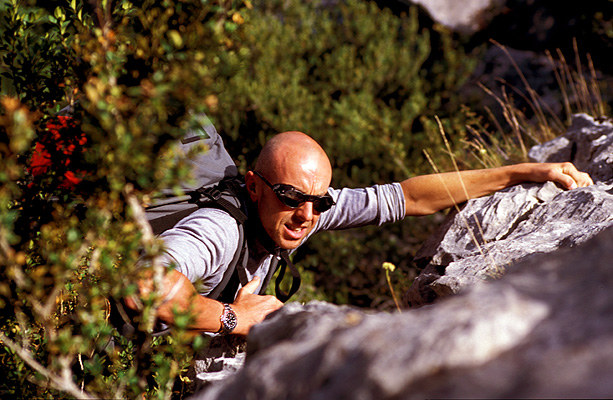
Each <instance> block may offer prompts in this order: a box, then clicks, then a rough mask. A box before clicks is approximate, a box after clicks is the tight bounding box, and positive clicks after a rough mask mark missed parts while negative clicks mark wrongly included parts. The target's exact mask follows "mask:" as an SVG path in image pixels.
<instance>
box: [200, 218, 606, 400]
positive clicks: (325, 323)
mask: <svg viewBox="0 0 613 400" xmlns="http://www.w3.org/2000/svg"><path fill="white" fill-rule="evenodd" d="M612 257H613V229H608V230H606V231H604V232H602V233H601V234H600V235H598V236H596V237H595V238H593V239H592V240H590V241H588V242H586V243H584V244H583V245H581V246H578V247H576V248H574V249H565V250H563V251H559V252H557V253H556V255H554V256H552V255H538V256H534V257H532V258H530V259H529V260H526V261H524V262H523V263H521V264H520V265H516V267H515V268H514V269H513V271H511V272H509V274H507V275H505V277H504V279H502V280H498V281H493V282H488V283H484V282H482V283H479V284H477V285H474V286H472V287H471V288H470V289H469V290H467V291H465V292H464V293H462V294H460V295H457V296H454V297H451V298H448V299H446V300H445V301H441V302H439V303H437V304H436V305H431V306H428V307H423V308H420V309H417V310H408V311H405V312H402V313H395V314H386V313H367V312H363V311H360V310H356V309H352V308H349V307H337V306H333V305H330V304H326V303H319V302H312V303H309V304H307V305H305V306H302V305H298V304H289V305H287V306H285V307H284V308H283V309H281V310H280V311H278V312H276V313H275V314H273V315H272V316H271V317H270V318H269V319H267V320H266V321H265V322H264V323H262V324H260V325H258V326H256V327H255V328H254V329H253V331H252V333H251V334H250V335H249V338H248V356H247V362H246V364H245V367H244V368H243V369H242V370H241V371H239V372H238V373H237V374H236V375H233V376H232V377H230V378H229V379H227V380H225V381H221V382H218V383H215V384H213V385H212V386H210V387H209V388H208V389H207V390H206V391H204V392H201V393H199V394H198V395H197V396H195V397H194V398H195V399H200V400H213V399H224V400H231V399H270V400H274V399H399V398H402V399H412V398H416V399H417V398H419V399H421V398H433V397H441V398H443V397H446V398H452V397H453V398H458V397H461V398H474V397H488V398H508V397H569V396H570V397H597V396H600V397H602V396H605V397H607V396H610V394H611V393H613V381H612V380H611V379H610V376H611V374H612V373H613V334H612V333H613V319H611V318H610V314H611V310H613V296H611V294H610V287H611V285H613V268H611V262H610V260H611V258H612Z"/></svg>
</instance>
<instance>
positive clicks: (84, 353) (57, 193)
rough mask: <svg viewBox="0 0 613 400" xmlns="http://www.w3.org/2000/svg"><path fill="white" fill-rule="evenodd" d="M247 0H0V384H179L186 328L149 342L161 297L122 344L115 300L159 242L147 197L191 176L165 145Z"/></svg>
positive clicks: (26, 393) (26, 390) (47, 390)
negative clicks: (151, 228) (146, 212)
mask: <svg viewBox="0 0 613 400" xmlns="http://www.w3.org/2000/svg"><path fill="white" fill-rule="evenodd" d="M43 4H44V5H43ZM239 7H242V2H236V4H234V3H232V2H224V3H223V5H219V4H217V3H216V4H211V3H208V2H202V1H200V0H191V1H190V0H186V1H172V0H164V1H144V2H139V4H138V6H137V5H135V4H133V3H131V2H129V1H115V2H111V1H99V2H89V1H86V2H84V1H76V0H69V1H58V2H34V1H30V2H27V1H17V0H9V1H7V0H5V1H2V2H1V3H0V11H1V12H2V13H1V15H0V51H1V53H0V73H1V74H2V93H3V96H2V99H1V108H0V110H1V111H0V137H1V138H2V140H1V141H0V171H2V172H0V265H1V269H0V271H1V272H0V274H1V276H0V305H1V308H2V310H3V312H2V315H1V316H0V326H1V327H2V332H1V333H0V343H1V344H2V345H1V346H0V359H2V362H1V363H0V374H2V376H3V379H2V381H1V383H0V393H2V395H3V397H4V396H8V397H12V398H60V397H65V396H69V397H77V398H89V397H103V398H110V397H113V398H115V397H118V398H122V397H126V398H135V397H138V396H140V394H141V393H146V394H147V396H149V397H152V398H168V397H170V396H171V394H172V392H173V387H174V386H173V385H174V381H175V378H176V377H177V376H179V374H180V373H181V372H182V371H183V370H184V368H185V367H186V365H187V361H188V360H189V357H190V354H191V351H192V350H191V349H192V347H191V345H192V343H191V341H190V340H189V339H188V338H187V337H186V336H185V335H184V331H185V329H184V328H185V326H183V327H181V326H179V327H178V328H177V329H176V332H174V333H173V335H172V336H170V337H167V338H163V339H159V338H156V339H154V338H153V337H152V336H151V335H150V334H149V332H151V328H152V324H153V312H152V310H153V307H154V306H155V304H156V303H157V302H158V301H159V300H158V299H157V298H156V296H154V295H152V296H151V298H150V299H148V300H147V301H145V304H144V308H143V311H142V315H141V318H140V321H141V322H140V327H139V328H140V332H141V333H140V336H139V337H138V338H137V340H134V341H127V340H126V339H125V338H122V337H120V336H118V335H117V334H116V332H115V331H114V330H113V328H112V326H111V325H110V323H109V321H108V316H109V311H108V308H109V299H112V298H121V297H123V296H125V295H128V294H130V293H134V291H135V290H136V286H135V282H136V279H137V269H136V268H134V265H135V263H136V260H137V259H138V258H139V257H140V256H141V251H144V255H145V256H144V257H145V259H147V258H150V257H153V256H154V255H155V254H156V253H157V252H158V251H159V246H158V244H157V243H156V241H155V240H154V239H153V237H152V235H151V234H150V233H148V232H147V230H146V229H145V228H144V226H145V225H146V222H145V221H144V219H143V217H142V211H143V210H142V207H141V204H143V203H144V202H146V201H147V199H148V197H149V196H150V195H151V194H152V193H155V191H156V190H158V189H159V188H161V187H166V186H170V185H173V184H175V182H177V180H178V179H179V178H182V177H185V176H186V173H187V171H186V168H185V166H184V165H182V164H181V163H177V162H176V161H175V160H174V158H173V157H172V153H171V149H170V148H169V143H171V142H172V141H173V140H174V138H176V137H178V135H180V134H181V133H182V132H183V131H184V130H185V129H186V128H187V127H188V126H189V125H190V124H192V123H193V122H194V121H193V118H192V115H193V114H194V113H198V112H200V111H203V110H205V109H206V107H207V106H206V102H205V101H204V99H207V98H211V96H214V95H215V94H214V92H213V87H212V82H213V81H214V80H215V77H216V75H218V73H219V72H218V71H217V70H218V69H219V68H223V64H224V60H223V58H222V57H221V56H220V55H221V54H224V55H225V57H230V58H231V57H232V54H233V52H235V49H234V45H233V44H232V43H231V35H232V32H233V31H235V30H236V28H237V27H238V25H237V24H236V23H235V22H233V19H235V20H236V19H237V16H238V17H240V14H238V12H239V11H240V9H239ZM67 105H72V106H73V112H72V113H70V115H59V116H58V115H57V113H58V111H59V110H60V109H62V108H63V107H64V106H67ZM154 269H155V271H156V272H157V273H159V272H161V271H160V270H159V267H158V268H157V269H156V268H154ZM183 320H185V318H183ZM198 340H199V341H201V339H198ZM197 344H198V343H196V345H197Z"/></svg>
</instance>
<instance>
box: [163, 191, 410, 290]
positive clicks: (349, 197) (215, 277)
mask: <svg viewBox="0 0 613 400" xmlns="http://www.w3.org/2000/svg"><path fill="white" fill-rule="evenodd" d="M328 192H329V193H330V195H331V196H332V198H333V199H334V200H335V202H336V205H335V206H333V207H332V208H331V209H330V210H328V211H326V212H324V213H322V214H321V216H320V218H319V220H318V221H317V223H316V225H315V227H314V228H313V230H312V231H311V232H310V233H309V235H308V236H307V237H306V238H305V239H304V241H306V240H307V239H308V238H309V237H310V236H311V235H313V234H315V233H317V232H320V231H324V230H337V229H348V228H355V227H359V226H364V225H382V224H384V223H387V222H395V221H398V220H400V219H402V218H404V216H405V199H404V195H403V193H402V188H401V186H400V184H399V183H392V184H387V185H375V186H372V187H368V188H362V189H341V190H338V189H332V188H330V189H328ZM160 237H161V238H162V239H163V240H164V245H165V249H166V252H165V253H164V255H163V256H162V262H163V263H164V264H165V265H171V264H172V265H174V267H175V268H176V269H177V270H178V271H179V272H181V273H182V274H184V275H185V276H186V277H187V278H188V279H189V280H190V281H191V282H192V283H194V284H195V286H196V288H197V290H198V291H199V292H200V293H201V294H202V295H206V294H208V293H209V292H211V290H213V288H215V287H216V286H217V284H219V282H220V281H221V279H222V278H223V274H224V272H225V270H226V268H227V267H228V265H229V264H230V262H231V261H232V258H233V257H234V253H235V252H236V249H237V247H238V241H239V234H238V226H237V224H236V221H235V220H234V218H233V217H232V216H230V215H229V214H228V213H226V212H225V211H222V210H219V209H216V208H201V209H199V210H197V211H195V212H194V213H192V214H190V215H189V216H187V217H186V218H184V219H183V220H181V221H180V222H179V223H178V224H177V225H175V227H174V228H172V229H169V230H167V231H166V232H164V233H162V234H161V235H160ZM304 241H303V243H304ZM262 250H263V249H261V248H260V249H252V248H249V260H248V263H247V271H246V275H247V278H248V280H251V279H253V278H254V277H255V276H258V277H260V278H261V282H263V281H264V278H265V277H266V273H267V272H268V269H269V267H270V262H271V259H272V255H271V254H269V253H268V252H265V251H262ZM258 290H259V288H258ZM256 293H257V292H256Z"/></svg>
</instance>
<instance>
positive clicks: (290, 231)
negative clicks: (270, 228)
mask: <svg viewBox="0 0 613 400" xmlns="http://www.w3.org/2000/svg"><path fill="white" fill-rule="evenodd" d="M306 230H307V229H306V227H304V226H298V227H294V226H291V225H287V224H285V232H286V233H287V235H288V236H289V237H290V238H292V239H294V240H300V239H302V238H303V237H304V234H305V233H306Z"/></svg>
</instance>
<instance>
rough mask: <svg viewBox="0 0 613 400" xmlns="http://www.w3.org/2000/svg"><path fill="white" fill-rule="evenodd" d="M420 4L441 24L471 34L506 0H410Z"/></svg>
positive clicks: (484, 23)
mask: <svg viewBox="0 0 613 400" xmlns="http://www.w3.org/2000/svg"><path fill="white" fill-rule="evenodd" d="M407 2H409V3H413V4H418V5H420V6H422V7H423V8H424V9H425V10H426V11H427V12H428V14H430V17H431V18H432V19H433V20H434V21H436V22H438V23H440V24H441V25H443V26H446V27H448V28H450V29H451V30H453V31H456V32H459V33H463V34H469V35H470V34H473V33H475V32H478V31H480V30H481V29H483V28H484V27H486V26H487V25H488V24H489V23H490V22H491V20H492V19H493V18H494V17H495V16H496V15H498V14H499V13H500V12H501V11H502V10H503V9H504V5H505V4H506V2H507V1H506V0H410V1H407Z"/></svg>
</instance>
